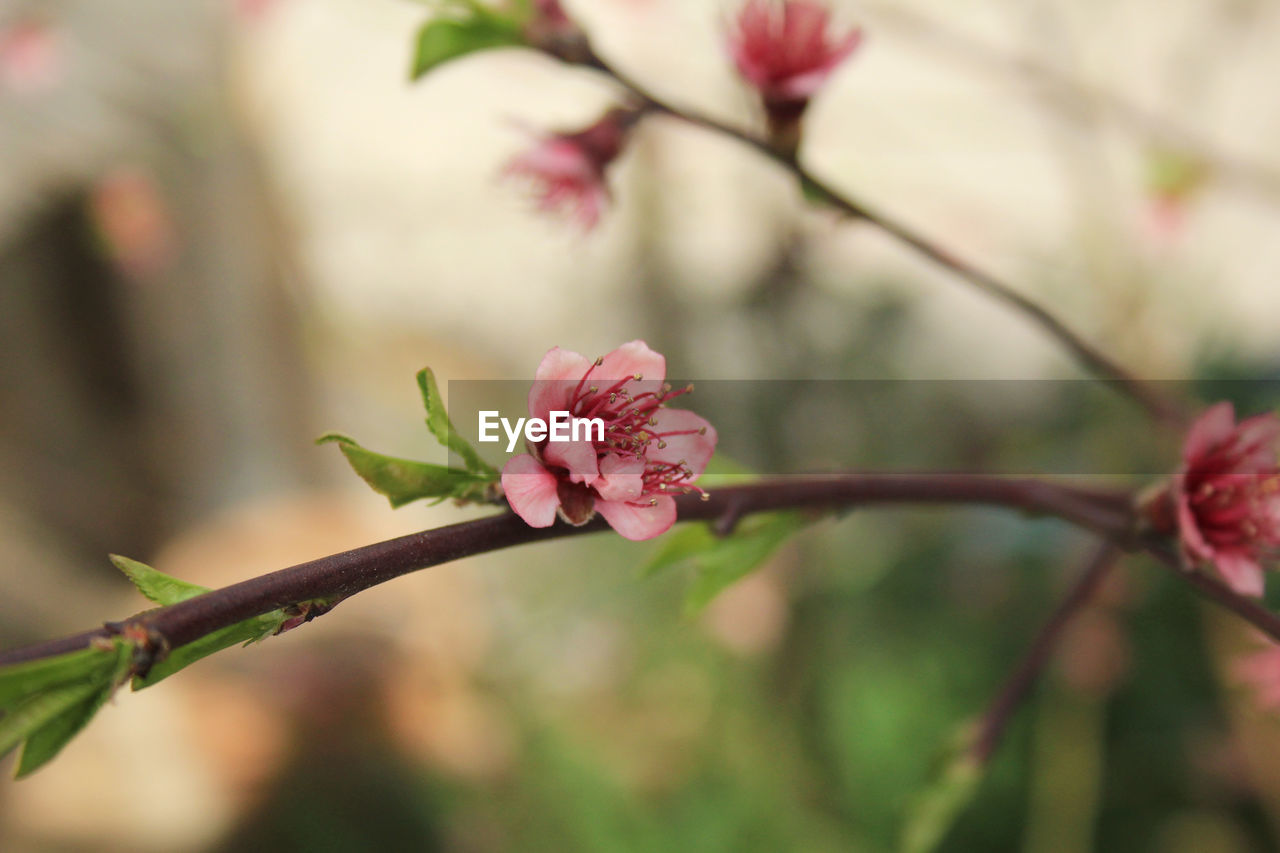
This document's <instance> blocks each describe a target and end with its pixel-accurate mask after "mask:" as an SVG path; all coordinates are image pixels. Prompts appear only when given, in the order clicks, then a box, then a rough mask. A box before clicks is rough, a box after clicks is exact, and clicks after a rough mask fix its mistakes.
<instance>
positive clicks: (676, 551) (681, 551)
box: [640, 524, 717, 578]
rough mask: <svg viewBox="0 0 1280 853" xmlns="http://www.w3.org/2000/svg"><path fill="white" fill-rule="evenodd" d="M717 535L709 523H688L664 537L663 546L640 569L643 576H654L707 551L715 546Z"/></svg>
mask: <svg viewBox="0 0 1280 853" xmlns="http://www.w3.org/2000/svg"><path fill="white" fill-rule="evenodd" d="M716 542H717V539H716V535H715V534H714V533H712V532H711V526H710V525H707V524H686V525H684V526H683V527H680V528H677V529H676V530H675V531H674V532H672V533H668V534H667V535H666V536H664V537H662V547H661V548H659V549H658V552H657V553H656V554H654V555H653V557H651V558H650V560H649V562H648V563H646V564H645V566H644V568H643V569H641V570H640V576H641V577H646V578H649V577H653V576H654V575H656V574H658V573H659V572H661V571H662V570H663V569H669V568H671V567H672V566H678V565H680V564H681V563H684V562H687V561H688V560H690V559H692V558H693V557H696V556H697V555H699V554H703V553H706V552H707V551H710V550H711V549H712V548H714V547H715V545H716Z"/></svg>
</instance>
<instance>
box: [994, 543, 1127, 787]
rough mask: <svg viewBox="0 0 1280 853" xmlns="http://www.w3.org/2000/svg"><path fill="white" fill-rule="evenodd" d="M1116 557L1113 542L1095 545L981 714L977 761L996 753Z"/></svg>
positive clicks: (1117, 549)
mask: <svg viewBox="0 0 1280 853" xmlns="http://www.w3.org/2000/svg"><path fill="white" fill-rule="evenodd" d="M1119 556H1120V549H1119V548H1117V547H1116V546H1115V545H1114V544H1112V543H1110V542H1104V543H1101V544H1099V545H1098V547H1097V549H1096V550H1095V551H1094V552H1093V553H1092V554H1091V555H1090V557H1089V560H1088V561H1087V562H1086V563H1085V568H1084V571H1082V572H1081V573H1080V577H1079V578H1078V579H1077V580H1076V582H1075V583H1074V584H1072V586H1071V589H1070V590H1069V591H1068V592H1067V595H1066V597H1065V598H1063V599H1062V601H1061V602H1059V603H1058V606H1057V607H1056V608H1054V611H1053V613H1052V614H1050V616H1049V619H1048V621H1046V622H1045V623H1044V625H1043V626H1042V627H1041V628H1040V631H1039V632H1038V633H1037V634H1036V636H1035V639H1034V640H1032V642H1031V645H1030V646H1029V647H1028V648H1027V651H1026V652H1025V653H1024V654H1023V656H1022V659H1021V660H1019V661H1018V665H1017V666H1015V667H1014V669H1013V671H1012V672H1011V673H1010V674H1009V676H1008V678H1006V679H1005V682H1004V684H1003V685H1002V686H1001V688H1000V691H999V692H998V693H997V694H996V696H995V698H994V699H993V700H992V701H991V704H990V705H989V706H988V707H987V710H986V711H985V712H984V713H983V715H982V719H981V720H980V721H979V723H978V730H977V733H976V735H975V737H974V741H973V745H972V746H971V747H970V749H969V754H970V756H971V757H972V758H973V759H974V760H975V761H977V762H978V763H979V764H985V763H986V762H987V760H988V759H990V758H991V756H992V754H994V753H995V751H996V747H998V746H999V745H1000V740H1001V739H1002V738H1003V737H1004V733H1005V730H1006V729H1007V728H1008V726H1009V723H1010V721H1011V720H1012V719H1013V716H1014V714H1015V713H1016V712H1017V710H1018V708H1019V706H1021V704H1022V702H1023V701H1024V700H1025V699H1026V698H1027V695H1028V694H1029V693H1030V692H1031V688H1032V687H1034V686H1035V683H1036V681H1038V680H1039V678H1040V674H1041V673H1042V672H1044V668H1045V666H1046V665H1047V664H1048V663H1049V660H1050V658H1051V657H1052V656H1053V652H1054V651H1055V650H1056V649H1057V647H1058V641H1059V640H1060V639H1061V638H1062V633H1063V631H1064V629H1065V628H1066V627H1067V625H1068V624H1069V623H1070V622H1071V620H1072V618H1073V617H1074V616H1076V614H1078V613H1079V612H1080V611H1081V610H1083V609H1084V608H1085V606H1086V605H1088V603H1089V602H1090V600H1091V599H1092V598H1093V596H1094V594H1095V593H1096V592H1097V590H1098V587H1099V586H1100V585H1101V584H1102V580H1103V578H1105V577H1106V575H1107V572H1108V571H1110V570H1111V567H1112V566H1114V565H1115V563H1116V560H1117V559H1118V558H1119Z"/></svg>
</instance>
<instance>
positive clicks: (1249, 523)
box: [1172, 403, 1280, 596]
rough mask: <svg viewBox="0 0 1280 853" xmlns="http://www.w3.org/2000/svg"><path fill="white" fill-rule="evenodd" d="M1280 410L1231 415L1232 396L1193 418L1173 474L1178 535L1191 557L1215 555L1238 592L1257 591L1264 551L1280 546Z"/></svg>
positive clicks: (1201, 560) (1266, 553)
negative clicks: (1279, 443)
mask: <svg viewBox="0 0 1280 853" xmlns="http://www.w3.org/2000/svg"><path fill="white" fill-rule="evenodd" d="M1277 438H1280V418H1277V417H1276V416H1275V415H1273V414H1265V415H1257V416H1255V417H1252V418H1248V419H1247V420H1243V421H1241V422H1240V423H1238V424H1237V423H1236V422H1235V410H1234V409H1233V408H1232V406H1231V404H1230V403H1218V404H1217V405H1215V406H1212V407H1210V408H1209V409H1208V411H1206V412H1205V413H1204V414H1203V415H1201V416H1200V417H1199V418H1197V419H1196V422H1195V423H1194V424H1193V425H1192V427H1191V430H1190V432H1188V434H1187V438H1186V442H1185V444H1184V445H1183V448H1182V462H1183V465H1182V470H1180V471H1179V472H1178V474H1177V476H1176V477H1175V479H1174V485H1173V492H1172V498H1173V500H1174V502H1175V506H1174V509H1175V510H1176V517H1177V526H1178V538H1179V541H1180V542H1181V545H1182V552H1183V555H1184V557H1185V559H1186V560H1187V562H1188V563H1191V564H1198V563H1212V564H1213V566H1214V567H1215V568H1216V569H1217V570H1218V573H1219V574H1221V575H1222V578H1223V580H1225V581H1226V582H1227V584H1228V585H1229V586H1230V587H1231V588H1232V589H1234V590H1235V591H1236V592H1238V593H1240V594H1242V595H1252V596H1260V595H1262V589H1263V579H1262V563H1261V561H1262V559H1263V558H1265V557H1268V556H1270V555H1272V554H1273V553H1275V552H1276V549H1277V546H1280V468H1277V466H1276V440H1277Z"/></svg>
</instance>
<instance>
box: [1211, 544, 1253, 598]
mask: <svg viewBox="0 0 1280 853" xmlns="http://www.w3.org/2000/svg"><path fill="white" fill-rule="evenodd" d="M1213 564H1214V565H1215V566H1216V567H1217V569H1218V573H1219V574H1220V575H1222V579H1223V580H1224V581H1226V582H1227V586H1229V587H1231V588H1232V589H1233V590H1235V591H1236V592H1238V593H1239V594H1240V595H1247V596H1250V597H1252V598H1261V597H1262V592H1263V588H1264V586H1265V584H1264V581H1263V578H1262V566H1260V565H1259V564H1258V561H1257V560H1255V559H1253V558H1252V557H1250V556H1248V555H1246V554H1241V553H1239V552H1230V551H1229V552H1219V553H1218V554H1217V555H1215V556H1214V558H1213Z"/></svg>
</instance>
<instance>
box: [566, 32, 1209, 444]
mask: <svg viewBox="0 0 1280 853" xmlns="http://www.w3.org/2000/svg"><path fill="white" fill-rule="evenodd" d="M585 64H587V65H589V66H590V67H592V68H596V69H597V70H599V71H602V72H604V73H605V74H607V75H609V76H610V77H612V78H613V79H614V80H616V81H617V82H618V83H620V84H621V85H622V86H624V87H625V88H627V89H629V90H630V91H631V93H632V95H633V96H635V97H636V98H638V99H639V100H640V101H641V103H642V104H643V105H644V107H645V108H647V109H650V110H653V111H655V112H661V113H665V114H667V115H670V116H671V117H673V118H677V119H680V120H681V121H684V122H687V123H689V124H692V125H695V126H697V127H701V128H704V129H706V130H711V131H714V132H716V133H719V134H721V135H723V136H728V137H730V138H732V139H736V140H738V141H739V142H742V143H743V144H745V145H747V146H749V147H751V148H753V149H755V150H756V151H757V152H759V153H761V154H763V155H765V156H766V157H768V158H769V159H771V160H773V161H774V162H776V163H778V164H779V165H781V166H782V167H783V168H785V169H787V170H788V171H789V172H791V173H792V174H793V175H795V177H796V178H797V179H798V180H799V181H800V182H801V184H802V185H804V186H806V187H808V188H809V189H810V190H811V191H813V192H815V193H817V194H818V195H820V196H822V197H823V198H824V199H825V200H826V202H827V203H828V204H829V205H831V206H832V207H834V208H836V209H837V210H839V211H841V212H843V213H845V214H847V215H849V216H852V217H854V218H856V219H862V220H865V221H867V222H869V223H871V224H872V225H874V226H876V227H877V228H879V229H880V230H881V231H884V232H885V233H886V234H889V235H890V236H891V237H893V238H894V239H896V240H898V241H899V242H901V243H903V244H904V245H906V246H908V247H910V248H911V249H913V250H915V251H916V252H917V253H919V254H921V255H923V256H924V257H926V258H928V259H929V260H931V261H933V262H934V263H936V264H938V265H939V266H941V267H943V268H944V269H947V270H949V271H950V272H952V273H954V274H955V275H956V276H957V277H959V278H960V279H961V280H963V281H966V282H968V283H969V284H970V285H972V286H973V287H976V288H977V289H978V290H980V291H982V292H983V293H985V294H987V295H988V296H990V297H992V298H993V299H996V300H997V301H1000V302H1003V303H1004V304H1005V305H1007V306H1009V307H1010V308H1012V309H1013V310H1015V311H1017V312H1019V313H1021V314H1022V315H1023V316H1025V317H1027V318H1028V319H1029V320H1031V321H1032V322H1033V323H1035V324H1036V325H1038V326H1040V328H1042V329H1044V330H1045V331H1046V332H1047V333H1048V334H1049V335H1050V336H1051V337H1053V338H1054V339H1055V340H1057V341H1058V342H1059V343H1060V344H1062V346H1063V347H1065V348H1066V349H1067V350H1068V351H1069V352H1070V353H1071V355H1072V356H1073V357H1074V358H1075V359H1076V360H1077V361H1079V362H1080V363H1081V364H1082V365H1083V366H1084V368H1085V369H1086V370H1088V371H1089V372H1090V373H1093V374H1095V375H1096V376H1098V377H1100V378H1101V379H1102V380H1104V381H1105V382H1106V383H1107V384H1108V385H1109V386H1110V387H1113V388H1115V389H1116V390H1117V391H1119V392H1121V393H1122V394H1124V395H1126V396H1128V397H1129V398H1130V399H1132V400H1134V401H1135V402H1136V403H1138V405H1140V406H1142V408H1143V409H1144V410H1146V412H1147V413H1148V414H1149V415H1150V416H1151V417H1153V418H1155V419H1156V420H1158V421H1161V422H1168V423H1171V424H1174V425H1182V424H1184V423H1185V421H1186V416H1185V413H1184V412H1183V410H1182V407H1181V406H1180V405H1179V404H1178V403H1177V402H1175V401H1173V400H1171V399H1169V398H1168V397H1166V396H1165V395H1163V394H1161V393H1159V392H1158V391H1157V390H1156V389H1155V387H1153V386H1152V385H1151V384H1150V383H1148V382H1145V381H1143V380H1142V379H1139V378H1138V377H1137V376H1134V375H1133V374H1132V373H1130V372H1129V371H1128V370H1127V369H1126V368H1125V367H1123V366H1122V365H1121V364H1119V363H1118V362H1116V361H1115V360H1113V359H1112V358H1110V357H1109V356H1107V355H1105V354H1104V353H1102V352H1101V351H1100V350H1098V349H1097V348H1096V347H1095V346H1093V345H1092V344H1090V343H1089V342H1088V341H1086V340H1085V339H1084V338H1083V337H1081V336H1080V335H1079V334H1077V333H1076V332H1074V331H1073V330H1071V329H1070V328H1069V327H1068V326H1067V325H1066V324H1065V323H1063V322H1062V321H1061V320H1059V319H1058V318H1057V317H1056V316H1054V315H1053V314H1052V313H1050V312H1049V311H1048V310H1046V309H1045V308H1044V307H1042V306H1041V305H1039V304H1038V303H1036V302H1035V301H1034V300H1032V299H1031V298H1030V297H1028V296H1025V295H1023V294H1022V293H1019V292H1018V291H1017V290H1016V289H1015V288H1014V287H1012V286H1011V285H1009V284H1007V283H1005V282H1004V281H1002V280H1001V279H999V278H998V277H996V276H995V275H993V274H991V273H989V272H987V271H985V270H983V269H981V268H979V267H977V266H975V265H974V264H972V263H970V262H968V261H966V260H964V259H962V258H960V257H959V256H958V255H956V254H954V253H953V252H951V251H950V250H948V249H945V248H943V247H942V246H941V245H939V244H938V243H936V242H934V241H933V240H931V239H929V238H927V237H925V236H923V235H921V234H919V233H918V232H916V231H915V230H913V229H912V228H911V227H909V226H907V225H905V224H903V223H902V222H899V221H898V220H896V219H894V218H893V217H890V216H888V215H886V214H884V213H882V212H880V211H877V210H875V209H873V208H872V207H870V206H869V205H868V204H866V203H865V202H862V201H860V200H858V199H856V198H854V197H853V196H852V195H850V194H849V193H848V192H847V191H844V190H837V189H835V188H834V187H833V186H831V184H830V183H828V182H827V181H825V180H823V179H821V178H819V177H817V176H816V175H814V174H813V173H812V172H810V171H809V170H808V169H807V168H805V167H804V166H803V165H801V163H800V161H799V160H798V159H797V158H796V157H795V156H794V155H792V154H788V153H786V152H784V151H780V150H778V149H777V148H774V147H773V146H771V145H770V144H769V143H768V141H767V140H765V139H764V138H763V137H760V136H757V135H755V134H752V133H749V132H747V131H744V130H742V129H740V128H736V127H733V126H731V125H728V124H725V123H724V122H721V121H717V120H716V119H713V118H710V117H708V116H705V115H701V114H699V113H696V112H693V111H691V110H688V109H684V108H679V107H675V106H673V105H672V104H670V103H668V102H666V101H664V100H662V99H661V98H658V97H657V96H656V95H654V94H653V93H652V92H650V91H649V90H648V89H646V88H645V87H643V86H641V85H640V84H639V83H637V82H636V81H635V80H633V79H632V78H631V77H629V76H627V75H626V74H624V73H623V72H621V71H619V70H617V69H616V68H614V67H613V66H612V65H610V64H609V63H607V62H605V61H604V60H603V59H601V58H600V57H599V56H597V55H595V54H591V58H590V60H589V61H588V62H586V63H585Z"/></svg>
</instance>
